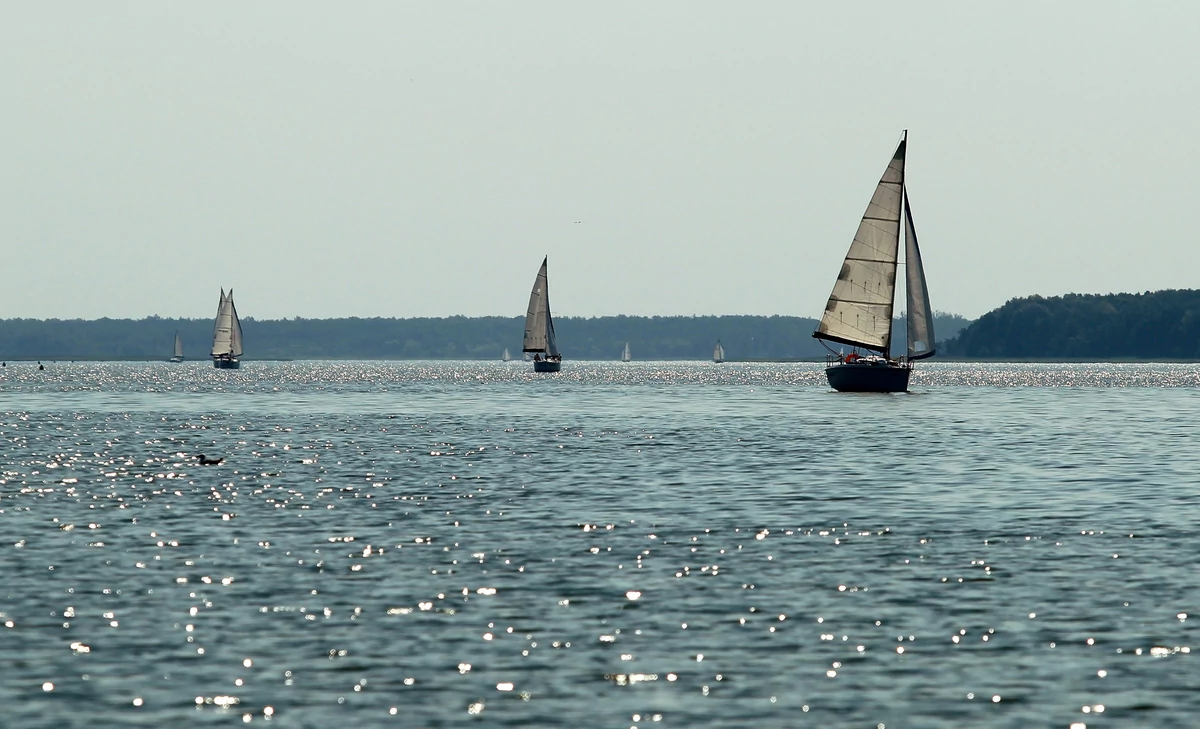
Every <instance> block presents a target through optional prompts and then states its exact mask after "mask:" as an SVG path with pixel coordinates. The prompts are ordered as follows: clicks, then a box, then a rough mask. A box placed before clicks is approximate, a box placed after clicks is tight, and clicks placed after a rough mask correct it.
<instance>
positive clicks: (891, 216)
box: [813, 129, 908, 358]
mask: <svg viewBox="0 0 1200 729" xmlns="http://www.w3.org/2000/svg"><path fill="white" fill-rule="evenodd" d="M907 146H908V130H907V129H906V130H904V136H903V137H902V138H901V140H900V144H899V146H897V147H896V152H895V154H893V155H892V159H891V161H890V162H889V163H888V166H887V169H886V170H884V172H883V176H882V177H881V178H880V179H879V183H878V184H877V185H876V186H875V193H874V194H873V195H872V196H871V202H870V203H868V204H867V210H866V212H865V213H863V216H862V220H861V221H859V224H858V230H857V231H856V232H855V234H854V241H853V242H852V243H851V244H850V250H849V251H847V253H846V258H845V260H844V261H843V263H842V270H841V272H840V273H839V274H838V278H837V281H836V282H835V283H834V285H833V292H832V293H831V294H830V295H829V301H828V303H826V305H825V313H824V315H823V316H822V317H821V323H820V324H819V325H818V326H817V331H815V332H813V336H814V337H816V338H818V339H824V340H826V341H830V342H838V343H840V344H849V345H850V346H852V347H862V348H863V349H870V350H874V351H877V352H879V353H880V354H882V355H883V356H884V357H888V358H890V357H891V344H892V341H891V340H892V313H893V310H894V308H895V296H896V266H897V264H898V256H899V249H900V217H901V198H902V197H903V190H904V161H905V154H906V152H907Z"/></svg>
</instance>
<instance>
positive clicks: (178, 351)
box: [170, 331, 183, 362]
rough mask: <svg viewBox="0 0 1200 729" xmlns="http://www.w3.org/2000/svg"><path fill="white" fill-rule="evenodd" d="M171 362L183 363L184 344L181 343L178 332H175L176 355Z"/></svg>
mask: <svg viewBox="0 0 1200 729" xmlns="http://www.w3.org/2000/svg"><path fill="white" fill-rule="evenodd" d="M170 361H171V362H182V361H183V342H182V341H180V339H179V332H178V331H176V332H175V349H174V354H172V355H171V360H170Z"/></svg>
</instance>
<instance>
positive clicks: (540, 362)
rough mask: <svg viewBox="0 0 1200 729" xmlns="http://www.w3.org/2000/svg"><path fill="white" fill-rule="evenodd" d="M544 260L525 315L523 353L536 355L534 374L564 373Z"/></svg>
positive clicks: (534, 358)
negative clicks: (555, 335) (556, 338)
mask: <svg viewBox="0 0 1200 729" xmlns="http://www.w3.org/2000/svg"><path fill="white" fill-rule="evenodd" d="M549 259H550V257H549V256H547V257H546V258H544V259H542V267H541V268H539V269H538V274H537V278H535V279H534V280H533V290H532V291H530V292H529V310H528V311H527V312H526V313H525V343H524V345H523V346H522V349H523V350H524V351H525V352H529V353H532V354H533V371H534V372H558V371H559V370H561V369H562V354H561V353H560V352H559V351H558V342H557V341H556V340H555V337H554V319H553V318H552V317H551V316H550V291H549V288H548V285H547V284H548V281H547V279H546V263H547V261H549Z"/></svg>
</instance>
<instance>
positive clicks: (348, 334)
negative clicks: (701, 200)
mask: <svg viewBox="0 0 1200 729" xmlns="http://www.w3.org/2000/svg"><path fill="white" fill-rule="evenodd" d="M816 324H817V322H816V320H814V319H811V318H807V317H793V316H664V317H657V316H655V317H642V316H608V317H594V318H583V317H564V318H561V319H555V326H556V328H557V333H558V341H559V345H560V346H561V348H562V349H563V352H564V354H565V355H566V357H567V358H568V359H576V360H608V359H617V358H618V357H619V356H620V354H621V351H622V349H623V348H624V346H625V343H626V342H629V346H630V349H631V350H632V353H633V357H634V359H635V360H697V359H708V358H709V357H711V356H712V350H713V345H714V344H715V343H716V342H717V340H720V341H721V343H722V345H723V346H724V347H725V351H726V355H727V357H728V358H729V359H730V360H789V359H798V360H803V359H819V358H821V357H822V356H823V355H824V354H825V349H824V348H823V347H822V346H821V343H820V342H818V341H817V340H815V339H813V338H812V332H813V330H814V329H815V328H816ZM935 326H936V330H937V332H938V339H939V345H938V356H939V357H944V358H951V359H991V360H1099V359H1109V360H1200V290H1195V289H1178V290H1169V291H1156V292H1145V293H1140V294H1067V295H1065V296H1054V297H1045V296H1027V297H1023V298H1017V299H1011V300H1010V301H1008V302H1006V303H1005V304H1004V305H1003V306H1001V307H999V308H997V309H994V310H993V311H990V312H988V313H987V314H984V315H983V316H981V317H980V318H979V319H977V320H975V321H974V322H969V321H968V320H966V319H964V318H963V317H960V316H956V315H953V314H941V313H939V314H937V315H936V316H935ZM242 327H243V330H244V335H245V342H246V354H245V357H244V358H245V359H247V360H255V359H260V360H266V359H498V358H499V357H500V355H501V353H502V352H503V351H504V350H505V349H507V350H508V351H509V352H510V353H511V354H512V356H513V357H514V358H515V357H520V356H521V355H520V351H521V337H522V333H523V330H524V319H523V317H465V316H451V317H442V318H413V319H394V318H357V317H351V318H344V319H301V318H296V319H278V320H266V319H264V320H257V319H254V318H250V317H247V318H244V319H242ZM212 329H213V323H212V320H211V319H169V318H163V317H158V316H150V317H146V318H144V319H49V320H40V319H3V320H0V359H3V360H10V361H16V360H51V361H53V360H106V359H111V360H121V359H125V360H155V359H166V358H167V357H169V356H170V354H171V344H172V342H173V340H174V336H175V332H176V331H178V332H179V334H180V337H181V338H182V339H183V344H184V353H185V356H186V357H187V358H189V359H204V358H206V357H207V356H208V351H209V346H210V344H211V342H212ZM893 331H894V334H893V337H894V341H895V342H896V343H897V345H898V346H896V347H894V350H895V353H897V354H899V353H900V350H901V348H902V347H903V342H904V319H903V317H900V318H898V319H896V321H895V326H894V330H893Z"/></svg>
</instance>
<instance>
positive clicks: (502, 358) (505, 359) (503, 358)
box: [500, 347, 512, 362]
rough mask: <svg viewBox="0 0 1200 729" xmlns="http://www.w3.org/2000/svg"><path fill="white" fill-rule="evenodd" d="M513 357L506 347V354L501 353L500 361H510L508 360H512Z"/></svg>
mask: <svg viewBox="0 0 1200 729" xmlns="http://www.w3.org/2000/svg"><path fill="white" fill-rule="evenodd" d="M511 359H512V356H511V355H509V353H508V347H505V348H504V354H502V355H500V361H501V362H508V361H510V360H511Z"/></svg>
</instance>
